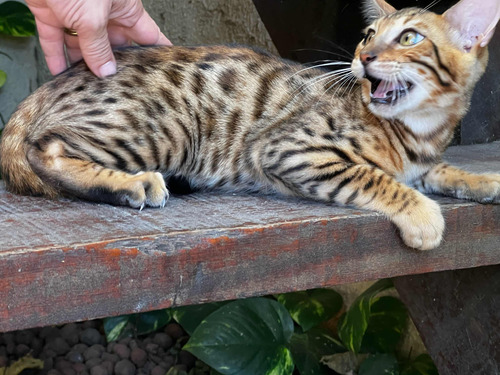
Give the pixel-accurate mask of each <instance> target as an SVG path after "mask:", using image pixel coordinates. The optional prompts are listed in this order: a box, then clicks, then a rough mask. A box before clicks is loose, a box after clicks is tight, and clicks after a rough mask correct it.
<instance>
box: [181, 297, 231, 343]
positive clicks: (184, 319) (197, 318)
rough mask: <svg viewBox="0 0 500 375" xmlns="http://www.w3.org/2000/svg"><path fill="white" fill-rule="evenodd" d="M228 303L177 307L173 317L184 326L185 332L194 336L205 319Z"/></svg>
mask: <svg viewBox="0 0 500 375" xmlns="http://www.w3.org/2000/svg"><path fill="white" fill-rule="evenodd" d="M227 303H228V302H212V303H204V304H201V305H191V306H182V307H177V308H175V309H173V310H172V316H173V318H174V319H175V321H176V322H177V323H179V324H180V325H181V326H182V328H183V329H184V331H186V332H187V333H188V334H189V335H192V334H193V332H194V330H195V329H196V327H198V326H199V325H200V323H201V321H202V320H203V319H205V318H206V317H207V316H209V315H210V314H211V313H213V312H214V311H216V310H217V309H219V308H220V307H221V306H224V305H226V304H227Z"/></svg>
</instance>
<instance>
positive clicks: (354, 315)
mask: <svg viewBox="0 0 500 375" xmlns="http://www.w3.org/2000/svg"><path fill="white" fill-rule="evenodd" d="M392 286H393V285H392V281H391V280H389V279H384V280H379V281H377V282H376V283H375V284H373V285H372V286H371V287H370V288H368V289H367V290H366V291H364V292H363V293H362V294H361V295H360V296H359V297H358V298H356V300H355V301H354V302H353V304H352V306H351V307H350V308H349V310H348V311H347V313H346V314H345V315H344V317H343V318H342V319H341V321H340V322H339V337H340V339H341V340H342V342H343V343H344V345H345V346H346V348H347V349H349V350H350V351H352V352H354V353H359V351H360V349H361V343H362V341H363V336H364V334H365V331H366V329H367V328H368V321H369V319H370V310H371V306H372V303H373V300H374V297H375V296H376V295H377V294H378V293H380V292H381V291H383V290H386V289H388V288H391V287H392Z"/></svg>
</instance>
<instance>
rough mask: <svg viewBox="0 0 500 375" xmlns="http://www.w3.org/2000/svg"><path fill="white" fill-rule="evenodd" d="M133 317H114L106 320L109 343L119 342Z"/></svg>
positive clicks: (105, 328) (105, 331)
mask: <svg viewBox="0 0 500 375" xmlns="http://www.w3.org/2000/svg"><path fill="white" fill-rule="evenodd" d="M131 317H132V315H121V316H114V317H112V318H105V319H104V324H103V325H104V333H105V334H106V340H107V341H108V342H111V341H115V340H118V338H119V337H120V335H121V334H122V332H123V330H124V329H125V327H126V326H127V323H128V322H129V321H130V318H131Z"/></svg>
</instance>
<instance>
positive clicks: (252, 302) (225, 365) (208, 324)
mask: <svg viewBox="0 0 500 375" xmlns="http://www.w3.org/2000/svg"><path fill="white" fill-rule="evenodd" d="M292 333H293V321H292V319H291V318H290V315H289V314H288V312H287V311H286V309H285V308H284V307H283V306H282V305H281V304H280V303H278V302H276V301H274V300H271V299H267V298H249V299H244V300H238V301H233V302H230V303H228V304H226V305H224V306H222V307H221V308H219V309H218V310H217V311H215V312H213V313H212V314H210V315H209V316H208V317H207V318H206V319H205V320H203V321H202V322H201V323H200V325H199V326H198V328H196V330H195V331H194V332H193V335H192V336H191V338H190V340H189V341H188V343H187V344H186V345H185V346H184V348H183V349H184V350H188V351H190V352H191V353H193V354H194V355H195V356H196V357H198V358H199V359H201V360H202V361H203V362H205V363H206V364H208V365H209V366H210V367H213V368H214V369H216V370H217V371H219V372H220V373H222V374H224V375H228V374H231V375H233V374H238V375H255V374H263V375H264V374H265V375H270V374H273V375H274V374H276V375H289V374H292V372H293V368H294V364H293V361H292V357H291V354H290V351H289V350H288V348H287V345H288V343H289V341H290V338H291V336H292Z"/></svg>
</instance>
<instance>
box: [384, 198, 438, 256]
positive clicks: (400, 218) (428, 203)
mask: <svg viewBox="0 0 500 375" xmlns="http://www.w3.org/2000/svg"><path fill="white" fill-rule="evenodd" d="M424 198H425V197H424ZM393 222H394V223H395V224H396V225H397V226H398V228H399V230H400V234H401V238H402V239H403V241H404V243H405V244H406V245H407V246H409V247H413V248H415V249H418V250H430V249H434V248H435V247H437V246H439V244H440V243H441V240H442V239H443V232H444V218H443V215H442V214H441V209H440V208H439V205H438V204H437V203H436V202H434V201H432V200H430V199H429V198H425V199H424V200H422V202H419V204H418V205H416V206H415V207H414V208H413V209H410V210H408V212H405V213H402V214H399V215H396V216H395V217H394V218H393Z"/></svg>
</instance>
